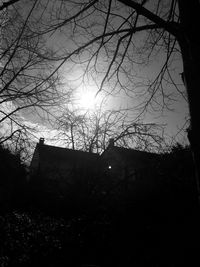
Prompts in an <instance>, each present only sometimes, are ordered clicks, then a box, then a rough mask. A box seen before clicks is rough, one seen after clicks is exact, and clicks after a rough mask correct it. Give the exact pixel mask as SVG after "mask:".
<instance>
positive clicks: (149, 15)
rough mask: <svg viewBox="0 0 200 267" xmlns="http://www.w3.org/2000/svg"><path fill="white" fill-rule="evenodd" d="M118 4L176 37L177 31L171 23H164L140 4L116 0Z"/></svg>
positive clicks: (128, 0)
mask: <svg viewBox="0 0 200 267" xmlns="http://www.w3.org/2000/svg"><path fill="white" fill-rule="evenodd" d="M118 1H119V2H121V3H123V4H124V5H126V6H129V7H131V8H133V9H135V10H136V12H137V13H138V14H140V15H142V16H144V17H146V18H147V19H149V20H150V21H152V22H154V23H155V24H157V25H158V26H159V27H161V28H163V29H165V30H166V31H168V32H170V33H171V34H172V35H174V36H176V35H177V29H176V28H175V27H174V26H173V24H172V23H170V22H166V21H165V20H163V19H162V18H160V17H159V16H157V15H155V14H154V13H152V12H151V11H149V10H148V9H146V8H144V7H143V6H142V5H141V4H138V3H136V2H135V1H132V0H118Z"/></svg>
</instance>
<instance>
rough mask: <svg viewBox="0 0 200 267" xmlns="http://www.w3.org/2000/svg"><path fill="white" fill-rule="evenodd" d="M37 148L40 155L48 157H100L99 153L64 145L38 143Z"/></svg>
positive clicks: (73, 158)
mask: <svg viewBox="0 0 200 267" xmlns="http://www.w3.org/2000/svg"><path fill="white" fill-rule="evenodd" d="M36 150H38V153H39V156H40V157H45V158H47V159H51V158H53V159H55V160H56V161H58V160H70V161H73V160H84V161H85V160H95V159H98V158H99V155H98V154H95V153H90V152H85V151H81V150H73V149H68V148H63V147H56V146H50V145H46V144H37V146H36Z"/></svg>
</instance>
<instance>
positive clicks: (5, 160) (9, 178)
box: [0, 146, 27, 212]
mask: <svg viewBox="0 0 200 267" xmlns="http://www.w3.org/2000/svg"><path fill="white" fill-rule="evenodd" d="M26 186H27V184H26V169H25V166H23V164H22V163H21V160H20V156H19V155H18V154H17V155H14V154H12V153H11V152H10V151H9V150H8V149H5V148H3V147H2V146H0V212H6V211H8V210H10V209H12V208H16V207H20V206H25V205H26V203H25V202H26Z"/></svg>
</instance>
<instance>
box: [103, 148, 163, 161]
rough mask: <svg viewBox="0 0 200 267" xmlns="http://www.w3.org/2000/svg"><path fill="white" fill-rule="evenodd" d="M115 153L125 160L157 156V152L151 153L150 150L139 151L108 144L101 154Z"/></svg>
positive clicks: (147, 158) (148, 158)
mask: <svg viewBox="0 0 200 267" xmlns="http://www.w3.org/2000/svg"><path fill="white" fill-rule="evenodd" d="M110 152H111V153H115V154H117V155H119V156H120V157H121V158H123V159H124V160H127V161H131V160H133V159H134V160H135V158H137V160H142V161H144V160H148V161H149V160H151V159H155V158H158V157H159V154H157V153H151V152H146V151H140V150H135V149H130V148H124V147H118V146H110V147H108V148H107V149H106V150H105V151H104V152H103V154H102V156H103V155H106V153H110Z"/></svg>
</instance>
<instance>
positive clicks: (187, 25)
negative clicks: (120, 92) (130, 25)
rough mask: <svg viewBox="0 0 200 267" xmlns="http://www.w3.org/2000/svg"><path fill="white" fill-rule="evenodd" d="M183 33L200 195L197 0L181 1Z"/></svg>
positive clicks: (190, 132) (190, 136)
mask: <svg viewBox="0 0 200 267" xmlns="http://www.w3.org/2000/svg"><path fill="white" fill-rule="evenodd" d="M179 10H180V24H181V33H180V35H179V37H178V42H179V45H180V48H181V52H182V59H183V71H184V80H185V86H186V89H187V94H188V102H189V111H190V129H189V130H188V139H189V141H190V144H191V148H192V152H193V157H194V162H195V168H196V179H197V187H198V188H197V190H198V196H200V187H199V184H200V183H199V181H200V180H199V178H200V140H199V137H200V115H199V110H200V99H199V93H200V73H199V71H200V41H199V38H198V37H199V36H198V35H199V27H198V26H199V25H200V23H199V17H200V4H199V2H198V1H197V0H193V1H190V3H188V1H187V0H180V1H179Z"/></svg>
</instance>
